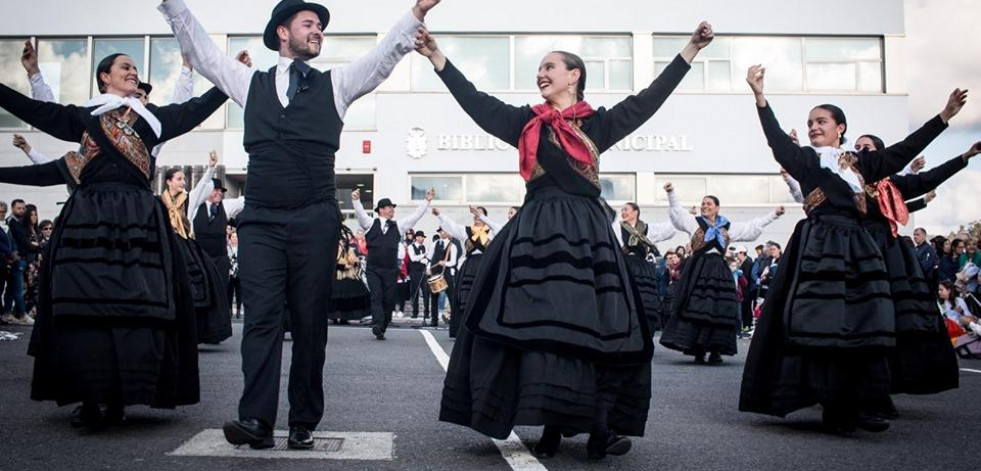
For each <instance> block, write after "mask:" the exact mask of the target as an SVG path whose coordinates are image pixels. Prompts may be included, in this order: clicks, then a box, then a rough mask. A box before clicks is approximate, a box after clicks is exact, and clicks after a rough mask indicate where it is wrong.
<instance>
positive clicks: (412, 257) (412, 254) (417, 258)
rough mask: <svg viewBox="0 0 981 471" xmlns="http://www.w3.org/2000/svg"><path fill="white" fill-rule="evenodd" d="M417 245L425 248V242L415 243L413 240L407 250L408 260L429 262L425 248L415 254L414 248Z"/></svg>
mask: <svg viewBox="0 0 981 471" xmlns="http://www.w3.org/2000/svg"><path fill="white" fill-rule="evenodd" d="M418 247H422V248H423V249H425V248H426V244H417V243H415V242H413V243H412V245H411V246H410V248H411V250H409V261H410V262H415V263H424V264H428V263H429V255H428V254H427V253H426V251H425V250H423V251H422V253H420V254H418V255H416V250H415V249H416V248H418Z"/></svg>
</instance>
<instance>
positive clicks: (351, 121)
mask: <svg viewBox="0 0 981 471" xmlns="http://www.w3.org/2000/svg"><path fill="white" fill-rule="evenodd" d="M376 45H377V40H376V39H375V37H374V36H360V37H345V36H325V37H324V42H323V44H322V45H321V49H320V55H319V56H317V58H315V59H313V60H311V61H310V65H311V66H313V67H314V68H316V69H318V70H320V71H327V70H329V69H331V68H333V67H337V66H340V65H345V64H349V63H351V62H353V61H355V60H356V59H359V58H360V57H362V56H364V55H365V54H367V53H368V52H370V51H371V50H372V49H374V48H375V46H376ZM242 50H247V51H249V56H251V57H252V66H253V67H255V68H256V69H258V70H262V71H267V70H269V69H270V68H272V67H275V66H276V65H277V64H278V63H279V53H278V52H276V51H272V50H269V49H266V46H265V45H263V44H262V37H261V36H238V37H229V38H228V55H229V56H232V57H235V56H236V55H237V54H238V53H239V51H242ZM227 113H228V127H229V128H232V129H242V128H243V127H244V119H243V117H244V112H243V110H242V107H241V106H238V105H236V104H232V105H230V106H228V112H227ZM344 129H345V130H351V131H357V130H373V129H375V97H374V94H368V95H365V96H363V97H361V98H359V99H357V100H356V101H355V102H354V103H352V104H351V106H350V107H348V109H347V114H346V115H345V116H344Z"/></svg>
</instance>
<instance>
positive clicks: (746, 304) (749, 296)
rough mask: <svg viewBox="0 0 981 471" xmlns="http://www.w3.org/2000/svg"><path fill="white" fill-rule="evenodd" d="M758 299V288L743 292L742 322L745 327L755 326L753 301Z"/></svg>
mask: <svg viewBox="0 0 981 471" xmlns="http://www.w3.org/2000/svg"><path fill="white" fill-rule="evenodd" d="M755 300H756V290H755V289H747V290H746V291H745V292H744V294H743V303H742V304H743V308H742V310H741V311H742V316H743V319H742V323H743V327H753V301H755Z"/></svg>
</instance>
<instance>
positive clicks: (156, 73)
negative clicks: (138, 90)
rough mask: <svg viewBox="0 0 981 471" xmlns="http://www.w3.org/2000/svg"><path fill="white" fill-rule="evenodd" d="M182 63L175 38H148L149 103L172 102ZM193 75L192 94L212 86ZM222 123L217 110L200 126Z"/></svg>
mask: <svg viewBox="0 0 981 471" xmlns="http://www.w3.org/2000/svg"><path fill="white" fill-rule="evenodd" d="M183 64H184V59H183V58H182V57H181V51H180V46H179V45H178V44H177V40H176V39H174V38H150V73H149V74H147V75H146V76H148V77H149V78H150V84H151V85H153V93H152V94H150V102H151V103H154V104H156V105H159V106H163V105H169V104H171V103H173V99H174V88H175V87H176V85H177V78H178V77H179V76H180V74H181V68H182V67H183ZM141 75H142V74H141ZM193 77H194V96H201V94H203V93H204V92H206V91H207V90H208V89H210V88H211V87H212V84H211V82H209V81H208V79H206V78H204V77H202V76H201V75H200V74H198V73H197V72H194V74H193ZM235 106H237V105H235ZM224 124H225V120H224V113H220V112H218V113H214V114H212V115H211V116H210V117H209V118H208V119H206V120H205V121H204V122H203V123H201V127H202V128H204V129H222V128H223V127H224Z"/></svg>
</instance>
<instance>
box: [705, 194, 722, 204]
mask: <svg viewBox="0 0 981 471" xmlns="http://www.w3.org/2000/svg"><path fill="white" fill-rule="evenodd" d="M705 197H706V198H708V199H710V200H712V202H713V203H715V205H716V206H719V198H717V197H715V196H712V195H705Z"/></svg>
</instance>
